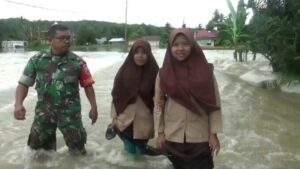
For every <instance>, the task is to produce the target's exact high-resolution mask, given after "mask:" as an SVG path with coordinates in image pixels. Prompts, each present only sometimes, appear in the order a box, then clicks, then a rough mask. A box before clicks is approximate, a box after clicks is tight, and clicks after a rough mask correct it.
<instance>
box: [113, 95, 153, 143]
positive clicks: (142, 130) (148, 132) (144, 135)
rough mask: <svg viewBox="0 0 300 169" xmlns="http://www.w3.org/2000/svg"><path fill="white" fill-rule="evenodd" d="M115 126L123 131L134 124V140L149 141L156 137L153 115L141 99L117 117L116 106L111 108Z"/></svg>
mask: <svg viewBox="0 0 300 169" xmlns="http://www.w3.org/2000/svg"><path fill="white" fill-rule="evenodd" d="M111 118H112V119H113V124H115V125H116V127H117V128H118V129H119V130H120V131H123V130H125V129H126V128H127V127H128V126H129V125H130V124H131V123H133V139H149V138H152V137H153V136H154V122H153V114H152V113H151V111H150V110H149V108H148V107H147V106H146V105H145V104H144V102H143V101H142V99H141V98H140V97H138V98H137V101H136V102H135V103H134V104H130V105H128V106H127V107H126V109H125V110H124V112H123V113H121V114H119V115H118V116H117V114H116V110H115V106H114V104H113V103H112V106H111Z"/></svg>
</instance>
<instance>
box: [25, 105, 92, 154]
mask: <svg viewBox="0 0 300 169" xmlns="http://www.w3.org/2000/svg"><path fill="white" fill-rule="evenodd" d="M76 109H77V111H75V110H76ZM57 128H58V129H59V130H60V131H61V132H62V134H63V137H64V140H65V143H66V145H67V146H68V147H69V150H75V151H76V150H78V151H81V150H85V149H84V144H85V143H86V138H87V134H86V131H85V129H84V127H83V124H82V120H81V113H80V107H79V109H78V108H75V109H74V108H72V109H62V108H54V109H53V108H52V109H51V110H50V109H49V108H39V106H37V107H36V109H35V117H34V121H33V123H32V126H31V131H30V134H29V138H28V146H29V147H30V148H32V149H45V150H56V129H57Z"/></svg>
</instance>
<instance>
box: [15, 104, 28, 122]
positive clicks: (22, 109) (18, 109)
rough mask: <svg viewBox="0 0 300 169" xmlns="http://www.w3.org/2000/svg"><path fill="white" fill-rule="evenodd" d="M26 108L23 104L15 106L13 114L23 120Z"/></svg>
mask: <svg viewBox="0 0 300 169" xmlns="http://www.w3.org/2000/svg"><path fill="white" fill-rule="evenodd" d="M25 114H26V109H25V107H24V106H23V105H18V106H15V110H14V116H15V119H17V120H25Z"/></svg>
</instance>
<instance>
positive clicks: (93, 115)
mask: <svg viewBox="0 0 300 169" xmlns="http://www.w3.org/2000/svg"><path fill="white" fill-rule="evenodd" d="M89 117H90V119H91V120H92V125H93V124H94V123H95V122H96V121H97V118H98V110H97V107H92V108H91V110H90V113H89Z"/></svg>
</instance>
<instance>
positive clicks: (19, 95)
mask: <svg viewBox="0 0 300 169" xmlns="http://www.w3.org/2000/svg"><path fill="white" fill-rule="evenodd" d="M27 94H28V86H26V85H24V84H22V83H19V85H18V86H17V89H16V96H15V110H14V116H15V119H17V120H24V119H25V114H26V109H25V107H24V106H23V101H24V100H25V98H26V96H27Z"/></svg>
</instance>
